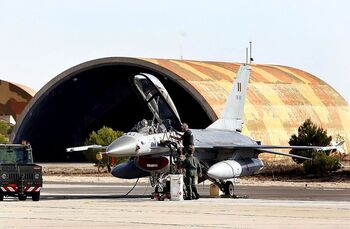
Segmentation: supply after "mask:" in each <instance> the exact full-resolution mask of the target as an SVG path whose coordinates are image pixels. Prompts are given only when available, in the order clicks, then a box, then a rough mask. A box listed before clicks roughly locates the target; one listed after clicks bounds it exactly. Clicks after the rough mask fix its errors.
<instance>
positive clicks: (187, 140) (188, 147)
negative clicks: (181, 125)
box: [181, 130, 194, 156]
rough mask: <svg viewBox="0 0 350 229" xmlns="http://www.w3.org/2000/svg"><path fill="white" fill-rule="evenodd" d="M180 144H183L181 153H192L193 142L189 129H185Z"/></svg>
mask: <svg viewBox="0 0 350 229" xmlns="http://www.w3.org/2000/svg"><path fill="white" fill-rule="evenodd" d="M181 138H182V145H183V154H185V155H186V156H187V155H189V154H191V153H192V154H193V152H194V144H193V134H192V132H191V130H186V131H185V132H184V133H183V135H182V137H181Z"/></svg>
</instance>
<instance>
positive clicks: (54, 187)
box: [42, 182, 350, 201]
mask: <svg viewBox="0 0 350 229" xmlns="http://www.w3.org/2000/svg"><path fill="white" fill-rule="evenodd" d="M132 187H133V184H113V183H104V184H101V183H96V184H91V183H60V182H55V183H48V182H46V183H45V185H44V188H43V190H42V199H43V200H44V199H55V198H56V199H62V198H65V199H76V198H122V197H123V198H124V197H125V196H124V195H125V194H126V193H127V192H128V191H129V190H130V189H131V188H132ZM197 188H198V190H199V193H200V194H201V196H203V197H208V194H209V185H198V186H197ZM152 191H153V189H152V187H151V186H150V185H147V184H144V183H143V184H138V185H136V186H135V188H134V190H133V191H132V192H130V194H129V195H128V197H132V198H135V197H140V198H142V197H148V196H149V195H150V194H151V192H152ZM236 195H237V196H238V197H240V198H248V199H269V200H320V201H350V189H346V188H321V187H319V188H315V187H313V188H306V187H264V186H263V187H262V186H244V185H237V186H236Z"/></svg>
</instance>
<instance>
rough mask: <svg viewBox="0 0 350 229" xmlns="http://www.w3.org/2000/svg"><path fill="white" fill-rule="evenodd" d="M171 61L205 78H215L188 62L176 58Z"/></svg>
mask: <svg viewBox="0 0 350 229" xmlns="http://www.w3.org/2000/svg"><path fill="white" fill-rule="evenodd" d="M170 62H171V63H174V64H176V65H178V66H179V67H181V68H183V69H186V70H187V71H190V72H192V73H193V74H194V75H196V76H198V77H200V78H202V79H203V80H214V79H213V78H211V77H210V76H208V75H206V74H204V73H203V72H200V71H198V70H197V69H195V68H193V67H192V66H191V65H189V64H187V63H184V62H180V61H176V60H171V61H170Z"/></svg>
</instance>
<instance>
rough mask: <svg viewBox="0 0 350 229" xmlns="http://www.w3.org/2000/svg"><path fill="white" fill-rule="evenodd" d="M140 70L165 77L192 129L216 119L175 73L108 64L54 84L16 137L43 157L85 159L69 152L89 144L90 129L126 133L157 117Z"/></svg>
mask: <svg viewBox="0 0 350 229" xmlns="http://www.w3.org/2000/svg"><path fill="white" fill-rule="evenodd" d="M139 73H149V74H151V75H153V76H155V77H157V78H158V79H159V80H160V81H161V82H162V84H163V85H164V86H165V88H166V89H167V90H168V92H169V95H170V96H171V98H172V99H173V101H174V104H175V106H176V108H177V110H178V113H179V116H180V117H181V120H182V121H183V122H187V123H189V125H190V127H191V128H205V127H207V126H208V125H210V124H211V122H212V121H211V120H210V118H209V116H208V114H207V112H206V111H205V110H204V108H203V107H202V106H201V105H200V104H199V102H198V101H196V100H195V99H194V98H193V96H192V95H190V94H189V92H188V90H186V89H185V88H183V87H182V86H180V85H179V84H178V83H177V82H176V81H175V80H173V79H171V78H170V77H169V76H167V75H164V74H162V73H161V72H158V71H155V70H154V69H151V68H146V67H142V66H132V65H126V64H115V65H113V64H108V65H105V66H93V67H90V68H89V69H86V70H84V71H80V72H74V73H72V74H69V75H67V76H65V77H63V78H62V79H59V80H58V82H55V83H54V84H53V85H51V87H50V88H49V90H45V91H44V92H43V93H42V94H41V95H40V97H39V98H37V100H36V101H35V104H33V105H32V106H31V107H30V110H28V111H27V114H26V116H25V117H24V118H23V121H22V123H21V125H20V126H19V127H18V128H17V132H16V135H15V136H14V142H17V143H19V142H21V140H23V139H26V140H28V141H29V142H30V143H31V144H32V147H33V153H34V158H35V160H36V161H38V162H64V161H82V160H84V158H83V156H82V154H79V153H74V154H72V153H70V154H67V153H66V152H65V148H67V147H72V146H79V145H83V144H84V141H85V139H86V138H87V137H88V135H89V133H91V132H92V131H93V130H98V129H100V128H101V127H103V126H107V127H111V128H113V129H114V130H121V131H124V132H125V131H129V130H130V129H131V128H132V127H133V126H134V125H135V124H136V123H137V122H138V121H140V120H142V119H152V117H153V115H152V113H151V112H150V111H149V109H148V107H147V105H146V104H145V103H144V102H143V101H142V100H141V99H140V98H139V96H138V95H137V92H136V89H135V87H134V86H133V82H132V80H133V77H134V76H135V75H137V74H139ZM62 74H63V73H62ZM50 83H51V82H50Z"/></svg>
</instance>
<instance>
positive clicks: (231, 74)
mask: <svg viewBox="0 0 350 229" xmlns="http://www.w3.org/2000/svg"><path fill="white" fill-rule="evenodd" d="M188 62H189V63H191V64H195V65H199V66H202V67H206V68H210V69H212V70H214V71H217V72H220V73H222V74H224V75H226V76H228V77H230V78H231V79H232V82H233V79H235V78H236V72H233V71H230V70H228V69H226V68H223V67H219V66H217V65H214V64H208V63H203V62H196V61H188ZM232 65H233V64H232ZM232 82H231V83H232Z"/></svg>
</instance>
